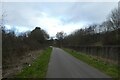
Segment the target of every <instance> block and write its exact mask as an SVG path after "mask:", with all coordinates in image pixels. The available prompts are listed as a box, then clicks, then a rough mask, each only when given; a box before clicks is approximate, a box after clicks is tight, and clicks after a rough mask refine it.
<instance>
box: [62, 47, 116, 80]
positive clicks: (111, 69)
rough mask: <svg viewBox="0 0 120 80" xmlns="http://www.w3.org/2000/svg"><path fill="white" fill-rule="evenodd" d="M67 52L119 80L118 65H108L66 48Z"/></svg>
mask: <svg viewBox="0 0 120 80" xmlns="http://www.w3.org/2000/svg"><path fill="white" fill-rule="evenodd" d="M64 50H65V51H66V52H68V53H69V54H71V55H72V56H74V57H76V58H77V59H79V60H82V61H84V62H86V63H87V64H89V65H91V66H93V67H95V68H97V69H99V70H100V71H102V72H104V73H105V74H107V75H109V76H111V77H112V78H118V65H115V64H107V63H105V62H104V61H102V60H98V59H96V58H94V57H92V56H90V55H86V54H83V53H80V52H76V51H74V50H72V49H66V48H64Z"/></svg>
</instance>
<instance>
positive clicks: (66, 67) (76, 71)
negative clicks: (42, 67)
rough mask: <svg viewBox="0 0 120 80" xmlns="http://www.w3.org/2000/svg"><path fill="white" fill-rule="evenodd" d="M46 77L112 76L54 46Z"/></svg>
mask: <svg viewBox="0 0 120 80" xmlns="http://www.w3.org/2000/svg"><path fill="white" fill-rule="evenodd" d="M46 78H110V77H109V76H107V75H106V74H104V73H102V72H100V71H99V70H97V69H96V68H94V67H92V66H89V65H88V64H86V63H84V62H82V61H80V60H78V59H76V58H75V57H73V56H72V55H70V54H69V53H67V52H65V51H64V50H62V49H60V48H55V47H53V51H52V54H51V58H50V62H49V65H48V71H47V75H46Z"/></svg>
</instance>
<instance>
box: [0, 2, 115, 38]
mask: <svg viewBox="0 0 120 80" xmlns="http://www.w3.org/2000/svg"><path fill="white" fill-rule="evenodd" d="M0 4H1V3H0ZM2 5H3V7H2V10H3V12H5V14H6V17H5V25H6V27H7V28H8V29H11V28H12V29H15V30H16V31H18V32H24V31H27V30H33V29H34V28H35V27H41V28H42V29H44V30H46V31H47V33H49V35H50V36H55V34H56V33H57V32H59V31H64V32H66V33H67V34H69V33H71V32H73V31H74V30H76V29H80V28H84V27H85V26H86V25H88V24H92V23H101V22H103V21H105V20H106V18H107V17H108V15H109V14H110V12H111V10H113V9H114V8H115V7H117V2H5V3H2Z"/></svg>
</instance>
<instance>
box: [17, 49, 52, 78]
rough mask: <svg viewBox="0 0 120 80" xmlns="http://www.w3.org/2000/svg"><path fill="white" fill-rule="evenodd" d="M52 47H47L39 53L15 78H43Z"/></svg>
mask: <svg viewBox="0 0 120 80" xmlns="http://www.w3.org/2000/svg"><path fill="white" fill-rule="evenodd" d="M51 51H52V48H47V49H46V50H44V51H43V53H42V54H41V55H39V56H38V58H37V59H36V60H35V61H34V62H33V63H32V64H31V66H27V67H26V68H24V69H23V70H22V71H21V72H20V73H18V75H17V76H16V78H44V77H45V76H46V72H47V68H48V63H49V59H50V54H51Z"/></svg>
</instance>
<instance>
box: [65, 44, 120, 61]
mask: <svg viewBox="0 0 120 80" xmlns="http://www.w3.org/2000/svg"><path fill="white" fill-rule="evenodd" d="M65 47H66V48H71V49H74V50H76V51H79V52H82V53H85V54H87V55H91V56H94V57H96V58H98V59H99V58H100V59H102V60H104V61H105V62H110V63H118V61H119V58H120V53H119V52H120V51H119V50H120V46H65Z"/></svg>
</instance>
